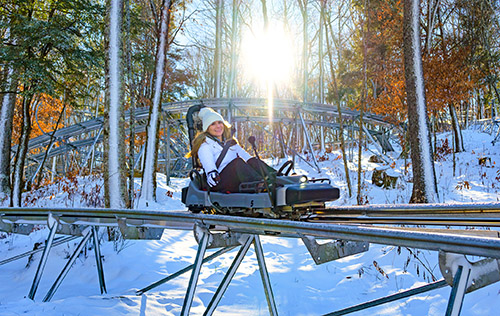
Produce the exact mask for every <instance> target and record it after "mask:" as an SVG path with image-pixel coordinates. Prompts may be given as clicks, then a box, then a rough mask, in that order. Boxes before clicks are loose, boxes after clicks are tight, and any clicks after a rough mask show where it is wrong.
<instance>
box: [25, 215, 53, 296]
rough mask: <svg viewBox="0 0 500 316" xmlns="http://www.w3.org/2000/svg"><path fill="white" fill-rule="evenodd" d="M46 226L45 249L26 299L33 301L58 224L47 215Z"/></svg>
mask: <svg viewBox="0 0 500 316" xmlns="http://www.w3.org/2000/svg"><path fill="white" fill-rule="evenodd" d="M47 226H48V227H49V229H50V232H49V237H48V238H47V242H46V243H45V249H44V250H43V253H42V258H40V263H39V264H38V268H37V270H36V273H35V278H34V279H33V284H32V285H31V289H30V292H29V294H28V298H29V299H31V300H34V299H35V294H36V290H37V289H38V285H39V284H40V279H41V278H42V273H43V270H44V269H45V265H46V264H47V259H48V257H49V252H50V249H51V248H52V243H53V242H54V236H55V235H56V231H57V226H58V222H57V220H56V219H55V218H54V216H52V214H51V213H49V216H48V218H47Z"/></svg>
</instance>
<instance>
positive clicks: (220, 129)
mask: <svg viewBox="0 0 500 316" xmlns="http://www.w3.org/2000/svg"><path fill="white" fill-rule="evenodd" d="M207 132H208V133H209V134H210V135H212V136H213V137H216V138H218V139H220V140H222V134H223V133H224V123H222V121H215V122H213V123H212V124H210V126H209V127H208V129H207Z"/></svg>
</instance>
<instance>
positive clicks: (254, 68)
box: [241, 25, 294, 122]
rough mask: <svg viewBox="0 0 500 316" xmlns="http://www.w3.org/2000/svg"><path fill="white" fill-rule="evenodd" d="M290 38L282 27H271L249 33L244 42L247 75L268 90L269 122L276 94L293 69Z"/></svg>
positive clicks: (243, 54)
mask: <svg viewBox="0 0 500 316" xmlns="http://www.w3.org/2000/svg"><path fill="white" fill-rule="evenodd" d="M292 44H293V42H292V40H291V37H290V36H289V35H288V34H287V32H285V31H284V29H283V27H281V26H276V25H274V26H269V27H268V28H267V29H266V30H262V31H255V30H253V31H249V32H247V33H246V34H244V37H243V42H242V54H241V55H242V56H241V57H242V58H241V62H242V68H243V70H244V73H245V74H246V75H247V76H248V77H250V78H251V79H253V80H255V81H256V82H257V83H258V84H260V86H261V88H262V89H266V90H267V103H268V115H269V120H270V122H272V117H273V91H274V89H277V87H278V86H279V85H281V84H286V83H288V81H289V79H290V77H291V74H292V71H293V65H294V54H293V52H294V50H293V45H292Z"/></svg>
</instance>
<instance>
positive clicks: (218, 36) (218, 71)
mask: <svg viewBox="0 0 500 316" xmlns="http://www.w3.org/2000/svg"><path fill="white" fill-rule="evenodd" d="M215 9H216V15H215V63H214V67H215V69H214V74H215V78H214V97H215V98H220V97H221V90H222V87H221V86H222V11H223V10H224V0H217V1H216V8H215Z"/></svg>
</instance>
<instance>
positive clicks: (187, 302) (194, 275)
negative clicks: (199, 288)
mask: <svg viewBox="0 0 500 316" xmlns="http://www.w3.org/2000/svg"><path fill="white" fill-rule="evenodd" d="M209 237H210V234H209V233H208V230H206V231H205V232H203V234H202V236H201V240H200V242H199V244H198V251H197V253H196V258H195V260H194V264H193V271H192V272H191V277H190V279H189V283H188V288H187V291H186V296H185V297H184V303H183V304H182V310H181V316H187V315H189V310H190V309H191V304H192V303H193V297H194V292H195V290H196V284H197V283H198V278H199V276H200V270H201V265H202V263H203V257H204V256H205V252H206V250H207V245H208V239H209Z"/></svg>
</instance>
